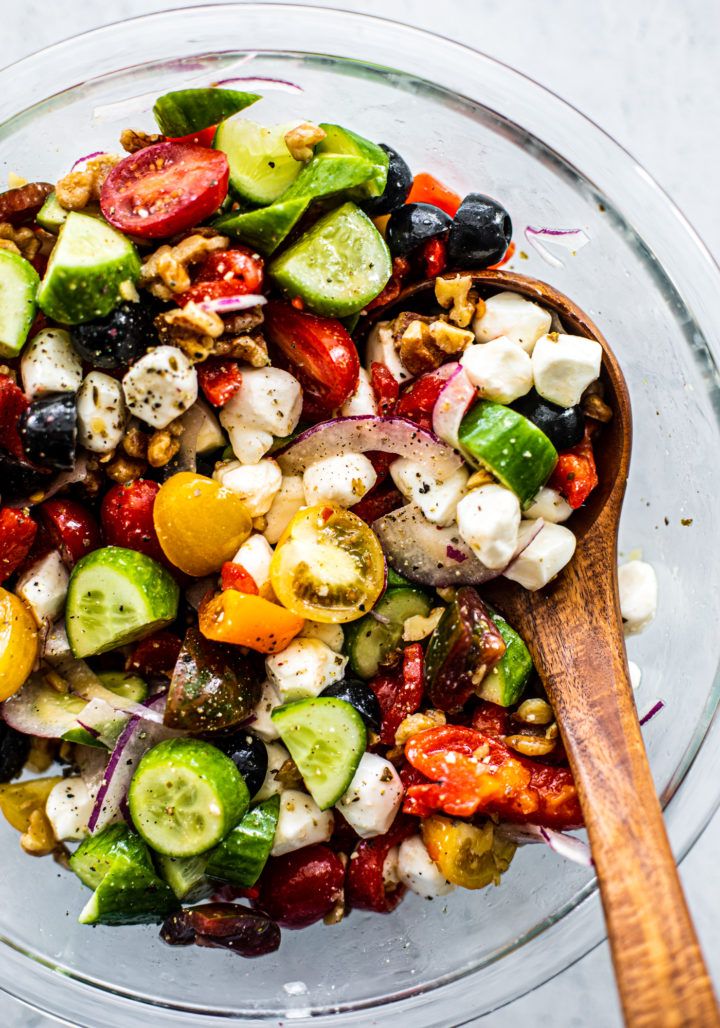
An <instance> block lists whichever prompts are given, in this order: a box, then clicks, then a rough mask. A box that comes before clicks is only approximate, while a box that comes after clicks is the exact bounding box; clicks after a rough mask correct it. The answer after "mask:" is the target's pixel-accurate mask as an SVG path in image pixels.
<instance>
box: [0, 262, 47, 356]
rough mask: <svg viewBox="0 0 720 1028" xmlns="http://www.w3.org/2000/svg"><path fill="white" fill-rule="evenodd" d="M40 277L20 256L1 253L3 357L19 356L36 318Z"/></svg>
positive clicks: (0, 333) (0, 343)
mask: <svg viewBox="0 0 720 1028" xmlns="http://www.w3.org/2000/svg"><path fill="white" fill-rule="evenodd" d="M39 285H40V277H39V275H38V273H37V271H35V268H33V266H32V264H30V263H29V262H28V261H26V260H25V258H24V257H21V256H20V254H17V253H11V251H10V250H0V357H16V356H17V355H18V354H19V353H20V351H21V350H22V348H23V346H24V344H25V340H26V339H27V337H28V332H29V331H30V326H31V325H32V322H33V318H34V317H35V310H36V305H35V298H36V296H37V291H38V287H39Z"/></svg>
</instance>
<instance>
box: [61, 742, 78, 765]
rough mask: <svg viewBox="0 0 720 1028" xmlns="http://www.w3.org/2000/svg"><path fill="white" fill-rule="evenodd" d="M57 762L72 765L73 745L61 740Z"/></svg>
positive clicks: (73, 758) (73, 760) (73, 759)
mask: <svg viewBox="0 0 720 1028" xmlns="http://www.w3.org/2000/svg"><path fill="white" fill-rule="evenodd" d="M58 760H59V761H60V762H61V763H62V764H74V763H75V743H72V742H68V741H67V740H66V739H63V741H62V742H61V743H60V749H59V750H58Z"/></svg>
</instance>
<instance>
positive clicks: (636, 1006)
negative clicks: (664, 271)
mask: <svg viewBox="0 0 720 1028" xmlns="http://www.w3.org/2000/svg"><path fill="white" fill-rule="evenodd" d="M456 274H471V275H472V277H473V280H474V283H475V285H476V287H477V288H478V290H479V291H480V293H481V295H489V294H491V293H494V292H497V291H499V290H511V291H512V292H515V293H520V294H521V295H523V296H526V297H528V298H529V299H531V300H536V301H538V302H539V303H540V304H542V306H543V307H545V308H546V309H547V310H550V311H553V312H554V313H555V314H557V316H558V317H559V318H560V320H561V322H562V323H563V325H564V326H565V328H566V330H567V331H569V332H571V333H573V334H576V335H582V336H586V337H588V338H592V339H596V340H597V341H598V342H599V343H600V345H601V346H602V348H603V371H602V378H603V380H604V383H605V389H606V395H605V399H606V401H607V403H608V404H609V405H610V407H611V408H612V410H613V420H612V421H611V422H610V424H609V425H607V426H605V427H604V429H603V432H602V435H601V437H600V442H599V445H598V446H597V448H596V450H597V452H596V458H597V465H598V474H599V477H600V485H599V486H598V488H597V489H595V491H594V492H593V493H592V495H591V497H590V500H589V501H588V503H587V505H586V506H585V507H583V508H582V509H581V510H579V511H577V513H575V514H574V515H573V517H572V520H571V522H570V527H571V528H572V529H573V531H574V533H575V535H576V536H577V550H576V552H575V556H574V557H573V559H572V561H571V563H570V564H569V565H568V566H567V567H566V568H565V570H564V571H563V572H562V573H561V574H560V575H559V576H558V578H557V579H556V580H555V581H554V582H552V583H551V584H550V585H549V586H548V587H547V588H545V589H543V590H541V591H539V592H528V591H527V590H525V589H523V588H521V587H520V586H518V585H516V584H515V583H513V582H511V581H509V580H508V579H505V578H500V579H497V580H496V582H493V583H492V584H491V585H492V589H488V587H485V588H484V590H483V591H486V590H487V592H488V594H489V595H491V597H492V600H493V602H494V603H495V604H496V605H497V606H498V607H499V609H500V610H501V612H502V613H503V614H505V616H506V617H507V618H508V620H509V621H510V623H511V624H515V625H518V626H522V629H523V636H524V638H525V641H526V643H527V645H528V647H529V649H530V652H531V654H532V657H533V660H534V662H535V666H536V667H537V669H538V671H539V674H540V677H541V679H542V682H543V685H544V686H545V689H546V690H547V694H548V697H549V698H550V702H551V703H552V705H553V708H554V710H555V714H556V716H557V719H558V722H559V726H560V731H561V733H562V738H563V741H564V743H565V749H566V750H567V754H568V757H569V759H570V765H571V767H572V770H573V774H574V776H575V782H576V784H577V788H578V792H579V796H580V802H581V805H582V809H583V814H584V816H585V824H586V826H587V831H588V836H589V838H590V845H591V848H592V855H593V860H594V862H595V869H596V872H597V877H598V882H599V884H600V894H601V897H602V903H603V908H604V911H605V921H606V924H607V931H608V936H609V939H610V946H611V950H612V956H613V962H614V964H615V974H616V977H617V982H618V988H619V991H620V999H621V1002H622V1007H623V1012H624V1015H625V1021H626V1023H627V1024H628V1025H630V1026H632V1028H640V1026H642V1028H680V1026H682V1028H691V1026H692V1028H715V1026H718V1025H720V1012H719V1011H718V1007H717V1003H716V1000H715V996H714V994H713V987H712V982H711V981H710V977H709V975H708V972H707V969H706V967H705V963H704V961H703V956H702V953H701V951H700V946H699V943H698V939H697V936H696V934H695V929H694V927H693V924H692V921H691V919H690V914H689V912H688V908H687V904H686V902H685V897H684V895H683V891H682V886H681V884H680V879H679V877H678V873H677V868H676V866H675V860H674V858H673V855H672V851H671V849H670V844H669V842H668V838H667V835H666V832H665V825H664V823H663V817H662V811H661V809H660V803H659V801H658V797H657V795H656V792H655V787H654V785H653V780H652V776H651V774H650V768H649V766H648V762H647V756H646V753H645V747H644V744H643V739H642V734H641V732H640V725H639V723H638V716H637V711H636V708H635V702H634V699H633V693H632V688H631V685H630V678H629V673H628V666H627V659H626V655H625V642H624V636H623V629H622V618H621V615H620V604H619V599H618V583H617V540H618V522H619V519H620V510H621V508H622V502H623V496H624V494H625V484H626V481H627V476H628V467H629V464H630V449H631V441H632V418H631V413H630V397H629V395H628V389H627V385H626V383H625V379H624V377H623V373H622V371H621V370H620V366H619V364H618V362H617V360H616V358H615V355H614V354H613V352H612V350H611V349H610V347H609V346H608V344H607V342H606V340H605V339H604V338H603V335H602V333H601V332H600V331H599V329H598V328H597V327H596V326H595V325H594V324H593V322H592V321H591V320H590V318H589V317H588V316H587V315H586V314H585V313H584V312H583V311H582V310H580V308H579V307H578V306H576V304H574V303H573V302H572V300H569V299H568V297H566V296H564V295H563V294H562V293H560V292H558V291H557V290H556V289H554V288H553V287H552V286H549V285H547V284H545V283H543V282H539V281H538V280H537V279H532V278H527V277H525V276H523V275H516V274H514V273H512V272H509V271H504V270H498V271H482V272H459V273H456ZM433 287H434V282H433V281H430V282H423V283H420V284H418V285H415V286H411V287H410V288H408V289H407V290H405V291H404V292H403V293H401V295H400V296H399V297H398V299H397V300H396V301H394V302H393V304H392V308H393V309H394V310H396V311H399V310H407V309H408V308H409V309H413V303H417V302H418V301H419V300H423V299H424V300H426V301H427V300H429V299H431V298H432V296H433ZM387 311H388V308H385V309H384V310H383V311H382V315H383V316H385V314H386V313H387ZM373 314H375V312H373ZM373 320H375V319H374V318H373ZM589 1016H590V1020H592V1015H589Z"/></svg>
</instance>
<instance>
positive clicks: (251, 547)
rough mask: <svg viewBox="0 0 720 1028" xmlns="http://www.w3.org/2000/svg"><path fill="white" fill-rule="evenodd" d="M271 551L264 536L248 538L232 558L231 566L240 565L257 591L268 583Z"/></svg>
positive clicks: (257, 535)
mask: <svg viewBox="0 0 720 1028" xmlns="http://www.w3.org/2000/svg"><path fill="white" fill-rule="evenodd" d="M272 556H273V549H272V546H271V545H270V543H269V542H268V541H267V539H266V538H265V536H264V535H259V534H258V533H255V535H251V536H249V537H248V538H247V539H246V540H245V542H244V543H243V544H242V546H241V547H240V549H239V550H238V551H237V553H236V554H235V556H234V557H233V564H242V566H243V567H244V568H245V570H246V571H247V572H248V574H250V575H252V579H253V581H254V583H255V585H256V586H257V587H258V589H262V587H263V586H264V585H267V584H268V582H269V581H270V561H271V560H272Z"/></svg>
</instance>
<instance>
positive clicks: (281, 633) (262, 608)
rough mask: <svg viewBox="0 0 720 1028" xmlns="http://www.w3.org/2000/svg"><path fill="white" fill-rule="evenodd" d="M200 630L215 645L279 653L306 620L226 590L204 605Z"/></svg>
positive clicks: (256, 597) (266, 603) (254, 597)
mask: <svg viewBox="0 0 720 1028" xmlns="http://www.w3.org/2000/svg"><path fill="white" fill-rule="evenodd" d="M199 621H200V631H201V632H202V634H203V635H204V636H205V638H206V639H212V640H214V641H215V642H222V643H235V645H237V646H248V647H249V648H250V649H251V650H258V651H259V652H260V653H279V652H280V650H284V649H285V647H286V646H287V645H289V643H290V642H291V641H292V640H293V639H294V638H295V636H296V635H297V634H298V632H300V630H301V629H302V627H303V625H304V624H305V621H304V619H303V618H301V617H298V616H297V614H292V613H291V612H290V611H289V610H285V608H284V607H281V606H280V605H279V604H277V603H271V602H270V601H269V600H266V599H263V597H262V596H255V595H254V594H253V593H241V592H239V591H238V590H237V589H226V590H225V591H224V592H222V593H220V594H219V595H218V596H213V597H212V599H210V600H207V601H206V602H203V603H201V604H200V610H199Z"/></svg>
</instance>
